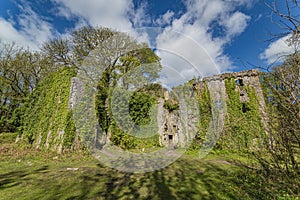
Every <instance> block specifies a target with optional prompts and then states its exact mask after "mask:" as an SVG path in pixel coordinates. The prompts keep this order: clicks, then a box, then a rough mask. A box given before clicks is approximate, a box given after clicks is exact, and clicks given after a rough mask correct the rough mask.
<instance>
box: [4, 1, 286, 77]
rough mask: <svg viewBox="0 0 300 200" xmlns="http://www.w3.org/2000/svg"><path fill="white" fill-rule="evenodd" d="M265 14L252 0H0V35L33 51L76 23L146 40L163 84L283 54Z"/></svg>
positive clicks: (266, 62)
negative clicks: (159, 66)
mask: <svg viewBox="0 0 300 200" xmlns="http://www.w3.org/2000/svg"><path fill="white" fill-rule="evenodd" d="M267 2H269V3H272V1H271V0H269V1H268V0H267ZM279 2H283V1H279ZM278 8H280V9H281V8H282V9H284V5H280V3H279V4H278ZM272 19H273V20H274V19H275V20H276V17H275V16H274V15H272V13H271V10H270V9H269V8H267V7H266V6H265V4H264V3H263V1H260V0H142V1H141V0H31V1H26V0H1V1H0V40H1V41H2V42H15V43H16V44H17V45H19V46H24V47H26V48H29V49H32V50H33V51H34V50H38V49H39V48H40V47H41V45H42V44H43V43H44V42H45V41H48V40H50V39H52V38H58V37H61V38H65V37H67V36H68V35H69V34H70V33H71V31H72V30H74V29H76V28H80V27H82V26H86V25H89V26H93V27H109V28H112V29H114V30H118V31H122V32H127V33H129V34H132V35H134V36H135V37H136V38H135V39H138V40H139V41H143V42H148V43H149V45H150V46H151V47H152V48H153V49H154V50H155V53H157V55H159V56H160V57H161V59H162V64H163V65H164V69H163V71H162V74H164V76H165V77H167V79H168V80H169V81H172V80H171V79H174V80H173V81H176V80H178V79H182V80H189V79H191V78H193V77H198V76H202V77H203V76H210V75H214V74H218V73H223V72H230V71H241V70H248V69H252V68H256V67H266V66H268V65H270V64H272V63H274V61H277V60H278V55H281V54H286V53H289V52H291V51H292V48H291V47H289V46H287V43H286V39H287V37H283V38H275V39H273V40H270V39H271V38H274V34H275V35H276V34H278V33H280V32H282V29H280V27H279V26H278V25H276V24H275V23H272V21H271V20H272Z"/></svg>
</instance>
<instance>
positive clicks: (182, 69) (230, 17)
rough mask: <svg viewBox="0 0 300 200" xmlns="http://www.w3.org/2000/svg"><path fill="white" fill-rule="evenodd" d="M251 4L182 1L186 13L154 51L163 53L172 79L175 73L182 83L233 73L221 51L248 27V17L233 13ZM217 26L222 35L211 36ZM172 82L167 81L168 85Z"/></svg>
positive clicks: (164, 33) (168, 31) (242, 0)
mask: <svg viewBox="0 0 300 200" xmlns="http://www.w3.org/2000/svg"><path fill="white" fill-rule="evenodd" d="M250 2H252V3H253V2H254V1H244V0H233V1H221V0H202V1H198V0H187V1H185V4H186V6H187V12H186V13H184V14H183V15H182V16H181V17H179V18H177V19H174V20H173V21H172V23H171V24H170V25H169V26H168V27H167V28H166V29H165V30H164V32H163V33H162V34H160V35H159V36H158V38H157V48H158V49H163V51H161V52H159V56H160V57H161V58H162V62H163V64H165V65H167V66H169V67H172V68H173V70H172V74H173V75H174V71H177V74H178V76H177V77H179V76H181V77H182V76H184V77H185V78H184V79H185V81H186V80H189V79H191V78H193V77H195V76H198V75H200V76H208V75H213V74H216V73H221V72H225V71H229V70H230V69H232V67H233V66H232V63H231V61H230V59H229V57H227V56H226V55H225V54H224V48H225V45H226V44H228V43H230V42H231V41H232V39H233V38H234V37H236V36H237V35H239V34H241V33H242V32H243V31H244V30H245V28H246V27H247V25H248V21H249V20H250V17H249V16H247V15H245V14H244V13H241V12H240V11H236V10H235V9H236V8H237V7H238V6H242V5H244V6H250ZM216 22H217V24H218V25H219V26H221V28H222V29H223V30H224V35H220V36H213V33H212V31H213V27H212V26H213V25H215V24H214V23H216ZM169 52H173V53H169ZM182 58H184V59H182ZM183 60H185V61H183ZM169 71H171V70H169ZM164 73H166V72H164ZM173 79H174V78H173ZM172 81H174V80H171V79H170V84H171V85H173V84H174V82H172Z"/></svg>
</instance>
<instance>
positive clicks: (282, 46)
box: [260, 35, 295, 64]
mask: <svg viewBox="0 0 300 200" xmlns="http://www.w3.org/2000/svg"><path fill="white" fill-rule="evenodd" d="M289 38H290V35H288V36H285V37H282V38H280V39H278V40H276V41H274V42H273V43H271V44H270V45H269V46H268V47H267V48H266V49H265V51H264V52H263V53H262V54H260V59H264V60H267V63H268V64H273V63H276V62H282V61H283V60H284V59H285V57H286V56H287V55H289V54H291V53H293V52H294V51H295V49H294V48H293V47H292V46H289V45H288V41H287V40H288V39H289Z"/></svg>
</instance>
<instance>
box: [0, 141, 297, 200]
mask: <svg viewBox="0 0 300 200" xmlns="http://www.w3.org/2000/svg"><path fill="white" fill-rule="evenodd" d="M0 147H1V150H0V199H1V200H6V199H8V200H10V199H30V200H31V199H39V200H40V199H112V200H113V199H167V200H169V199H197V200H198V199H296V198H292V197H291V196H289V195H287V194H286V193H284V192H282V191H280V189H279V188H280V187H281V186H280V185H278V184H277V183H276V184H272V183H268V182H266V181H267V180H266V179H264V178H263V177H262V176H259V175H258V174H257V171H256V170H253V169H249V168H247V167H245V166H249V160H248V161H247V160H246V159H245V158H240V159H239V156H238V155H230V154H228V153H227V154H226V155H225V154H222V153H214V154H209V155H208V156H207V157H206V158H205V159H199V158H198V157H197V153H196V152H189V153H188V154H185V155H184V156H182V157H181V158H180V159H179V160H177V161H176V162H174V163H173V164H171V165H170V166H168V167H166V168H164V169H161V170H157V171H154V172H149V173H140V174H133V173H123V172H119V171H116V170H114V169H110V168H108V167H105V166H103V165H102V164H101V163H100V162H99V161H97V160H95V159H94V158H93V157H91V156H89V155H88V154H87V153H86V152H84V151H78V152H73V153H65V154H63V155H59V156H58V155H57V154H55V153H51V152H44V151H40V150H37V149H34V148H30V147H26V146H18V145H17V144H12V143H0ZM233 161H235V162H233ZM67 168H78V170H76V171H70V170H67ZM280 197H282V198H280Z"/></svg>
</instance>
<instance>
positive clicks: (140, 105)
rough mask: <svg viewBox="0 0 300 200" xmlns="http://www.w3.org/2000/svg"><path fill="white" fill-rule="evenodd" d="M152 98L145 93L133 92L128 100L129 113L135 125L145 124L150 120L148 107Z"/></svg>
mask: <svg viewBox="0 0 300 200" xmlns="http://www.w3.org/2000/svg"><path fill="white" fill-rule="evenodd" d="M153 103H154V98H153V97H151V96H150V95H149V94H147V93H142V92H134V93H133V94H132V96H131V98H130V101H129V115H130V117H131V119H132V120H133V122H134V123H135V124H137V125H140V126H142V125H146V124H149V123H150V121H151V118H150V113H149V112H150V108H151V106H152V104H153Z"/></svg>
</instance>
